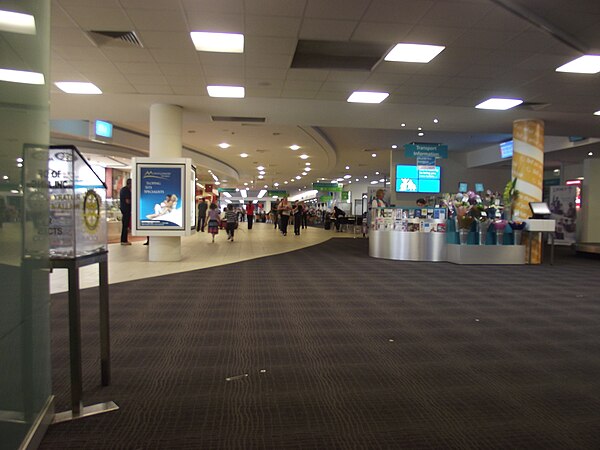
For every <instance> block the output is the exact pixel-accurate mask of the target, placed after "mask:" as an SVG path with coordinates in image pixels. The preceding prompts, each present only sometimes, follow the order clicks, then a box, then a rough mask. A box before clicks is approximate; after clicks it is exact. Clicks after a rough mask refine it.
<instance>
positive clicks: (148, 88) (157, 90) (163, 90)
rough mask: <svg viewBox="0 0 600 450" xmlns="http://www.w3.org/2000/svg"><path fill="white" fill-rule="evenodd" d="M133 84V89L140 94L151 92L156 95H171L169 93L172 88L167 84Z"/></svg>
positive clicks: (171, 91) (171, 92)
mask: <svg viewBox="0 0 600 450" xmlns="http://www.w3.org/2000/svg"><path fill="white" fill-rule="evenodd" d="M134 86H135V90H136V91H138V92H139V93H140V94H153V95H157V94H161V95H171V94H173V90H172V89H171V86H169V85H163V84H150V85H146V84H135V85H134Z"/></svg>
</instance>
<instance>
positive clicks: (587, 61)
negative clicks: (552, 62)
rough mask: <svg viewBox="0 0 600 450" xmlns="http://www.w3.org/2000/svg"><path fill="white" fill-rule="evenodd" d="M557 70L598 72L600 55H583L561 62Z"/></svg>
mask: <svg viewBox="0 0 600 450" xmlns="http://www.w3.org/2000/svg"><path fill="white" fill-rule="evenodd" d="M556 71H557V72H570V73H598V72H600V55H583V56H580V57H579V58H577V59H574V60H573V61H571V62H569V63H567V64H563V65H562V66H560V67H559V68H557V69H556Z"/></svg>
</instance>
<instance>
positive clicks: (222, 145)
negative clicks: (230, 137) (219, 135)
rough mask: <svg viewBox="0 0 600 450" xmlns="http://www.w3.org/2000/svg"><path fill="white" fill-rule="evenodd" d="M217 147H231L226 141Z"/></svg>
mask: <svg viewBox="0 0 600 450" xmlns="http://www.w3.org/2000/svg"><path fill="white" fill-rule="evenodd" d="M219 147H221V148H229V147H231V145H229V144H228V143H227V142H221V143H220V144H219Z"/></svg>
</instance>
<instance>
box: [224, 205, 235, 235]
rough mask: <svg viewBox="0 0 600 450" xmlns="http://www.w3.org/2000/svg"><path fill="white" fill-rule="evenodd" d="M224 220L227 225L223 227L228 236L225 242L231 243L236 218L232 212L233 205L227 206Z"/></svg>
mask: <svg viewBox="0 0 600 450" xmlns="http://www.w3.org/2000/svg"><path fill="white" fill-rule="evenodd" d="M225 220H226V221H227V224H226V225H225V229H226V230H227V236H228V237H227V240H228V241H231V242H233V234H234V232H235V229H236V228H237V223H238V216H237V213H236V212H235V211H234V210H233V205H231V204H229V205H227V211H225Z"/></svg>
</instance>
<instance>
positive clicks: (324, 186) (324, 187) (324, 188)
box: [312, 182, 339, 191]
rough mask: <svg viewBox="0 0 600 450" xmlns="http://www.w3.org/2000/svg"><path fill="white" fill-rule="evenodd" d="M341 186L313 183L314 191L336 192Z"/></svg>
mask: <svg viewBox="0 0 600 450" xmlns="http://www.w3.org/2000/svg"><path fill="white" fill-rule="evenodd" d="M338 186H339V184H337V183H323V182H321V183H313V184H312V187H313V189H316V190H317V191H331V190H335V189H336V188H337V187H338Z"/></svg>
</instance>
